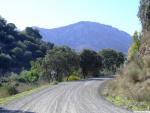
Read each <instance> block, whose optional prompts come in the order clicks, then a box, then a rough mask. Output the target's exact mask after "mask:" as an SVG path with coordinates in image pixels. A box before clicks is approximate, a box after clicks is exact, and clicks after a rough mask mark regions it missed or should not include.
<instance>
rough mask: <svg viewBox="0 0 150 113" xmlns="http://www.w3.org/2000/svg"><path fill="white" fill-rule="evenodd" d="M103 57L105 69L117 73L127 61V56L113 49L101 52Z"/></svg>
mask: <svg viewBox="0 0 150 113" xmlns="http://www.w3.org/2000/svg"><path fill="white" fill-rule="evenodd" d="M99 54H100V55H101V56H102V59H103V61H102V63H103V69H104V70H106V71H107V70H108V71H112V72H115V71H116V70H117V68H119V67H120V66H121V65H122V64H123V63H124V61H125V55H124V54H123V53H121V52H117V51H115V50H113V49H103V50H102V51H100V52H99Z"/></svg>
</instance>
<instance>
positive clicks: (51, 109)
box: [0, 79, 132, 113]
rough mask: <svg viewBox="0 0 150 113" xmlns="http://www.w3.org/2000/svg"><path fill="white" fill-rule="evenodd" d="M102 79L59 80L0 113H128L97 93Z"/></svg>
mask: <svg viewBox="0 0 150 113" xmlns="http://www.w3.org/2000/svg"><path fill="white" fill-rule="evenodd" d="M104 81H105V79H93V80H86V81H78V82H64V83H60V84H58V85H56V86H52V87H49V88H47V89H44V90H42V91H40V92H38V93H34V94H32V95H29V96H26V97H24V98H22V99H18V100H15V101H12V102H11V103H9V104H8V105H6V106H3V107H0V113H132V112H131V111H127V110H125V109H122V108H119V107H116V106H114V105H112V104H111V103H109V102H107V101H105V100H104V99H103V97H101V96H100V88H101V86H102V83H103V82H104Z"/></svg>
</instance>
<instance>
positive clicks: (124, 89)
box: [105, 56, 150, 101]
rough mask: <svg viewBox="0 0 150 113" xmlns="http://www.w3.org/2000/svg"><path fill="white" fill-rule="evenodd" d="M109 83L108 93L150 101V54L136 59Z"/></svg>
mask: <svg viewBox="0 0 150 113" xmlns="http://www.w3.org/2000/svg"><path fill="white" fill-rule="evenodd" d="M118 74H119V76H117V77H116V79H115V80H111V81H109V82H108V84H107V86H106V87H107V90H105V94H106V95H110V96H121V97H127V98H130V99H136V100H138V101H150V56H145V57H143V58H141V59H138V60H134V61H132V62H130V63H128V64H127V65H126V66H125V67H124V68H123V69H122V70H120V71H119V73H118Z"/></svg>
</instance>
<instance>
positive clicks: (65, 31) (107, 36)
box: [37, 21, 132, 53]
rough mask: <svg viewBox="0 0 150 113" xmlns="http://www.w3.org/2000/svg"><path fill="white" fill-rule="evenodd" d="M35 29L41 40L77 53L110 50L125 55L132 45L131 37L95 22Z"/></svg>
mask: <svg viewBox="0 0 150 113" xmlns="http://www.w3.org/2000/svg"><path fill="white" fill-rule="evenodd" d="M37 29H38V30H39V31H40V34H41V35H42V36H43V40H45V41H50V42H52V43H54V44H56V45H67V46H69V47H71V48H73V49H75V50H77V51H81V50H83V49H92V50H95V51H100V50H101V49H104V48H112V49H115V50H118V51H121V52H124V53H127V51H128V48H129V47H130V45H131V43H132V40H131V36H130V35H129V34H127V33H126V32H123V31H120V30H118V29H116V28H114V27H112V26H108V25H104V24H100V23H96V22H89V21H81V22H78V23H75V24H71V25H67V26H64V27H59V28H53V29H44V28H37Z"/></svg>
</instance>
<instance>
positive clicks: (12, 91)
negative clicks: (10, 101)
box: [7, 86, 18, 95]
mask: <svg viewBox="0 0 150 113" xmlns="http://www.w3.org/2000/svg"><path fill="white" fill-rule="evenodd" d="M7 90H8V94H9V95H15V94H17V93H18V91H17V89H16V87H15V86H7Z"/></svg>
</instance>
